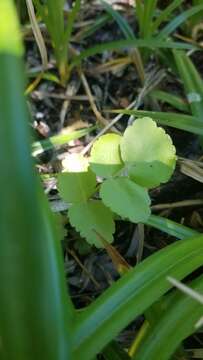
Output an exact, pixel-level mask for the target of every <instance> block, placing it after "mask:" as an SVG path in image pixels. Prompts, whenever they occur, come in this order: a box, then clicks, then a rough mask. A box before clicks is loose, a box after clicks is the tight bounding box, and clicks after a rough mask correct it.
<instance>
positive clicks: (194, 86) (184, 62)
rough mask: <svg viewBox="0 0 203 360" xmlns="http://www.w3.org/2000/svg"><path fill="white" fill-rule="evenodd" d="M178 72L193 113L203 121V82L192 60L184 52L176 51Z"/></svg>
mask: <svg viewBox="0 0 203 360" xmlns="http://www.w3.org/2000/svg"><path fill="white" fill-rule="evenodd" d="M174 56H175V61H176V64H177V67H178V71H179V73H180V76H181V78H182V80H183V84H184V87H185V91H186V95H187V99H188V103H189V105H190V108H191V112H192V114H193V115H194V116H197V117H198V118H199V119H200V121H203V80H202V79H201V77H200V75H199V73H198V71H197V69H196V68H195V66H194V64H193V62H192V61H191V60H190V58H189V57H188V56H187V55H186V54H185V53H184V52H182V51H174Z"/></svg>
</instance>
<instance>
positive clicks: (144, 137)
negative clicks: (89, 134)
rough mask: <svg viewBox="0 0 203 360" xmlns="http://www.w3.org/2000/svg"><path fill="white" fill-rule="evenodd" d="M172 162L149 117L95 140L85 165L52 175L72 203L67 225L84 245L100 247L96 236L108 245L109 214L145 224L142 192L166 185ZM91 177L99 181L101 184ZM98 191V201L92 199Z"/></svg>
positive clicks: (146, 204)
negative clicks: (122, 133)
mask: <svg viewBox="0 0 203 360" xmlns="http://www.w3.org/2000/svg"><path fill="white" fill-rule="evenodd" d="M175 163H176V155H175V147H174V146H173V144H172V140H171V138H170V137H169V135H167V134H166V133H165V131H164V130H163V129H162V128H160V127H157V125H156V122H155V121H153V120H152V119H150V118H146V117H145V118H140V119H137V120H136V121H134V123H133V125H131V126H129V127H128V128H127V129H126V131H125V132H124V135H123V136H120V135H118V134H106V135H103V136H101V137H100V138H99V139H98V140H97V141H96V142H95V144H94V146H93V148H92V151H91V156H90V159H89V164H88V163H87V162H86V161H85V160H84V159H81V166H80V167H79V170H80V171H79V172H71V171H69V172H67V173H62V174H60V175H59V176H58V188H59V192H60V195H61V197H62V198H63V199H64V200H66V201H67V202H69V203H71V204H72V205H71V207H70V209H69V212H68V216H69V219H70V223H71V224H72V225H73V226H74V227H75V228H76V229H77V230H78V231H79V232H80V233H81V235H82V236H83V237H85V238H86V239H87V241H88V242H89V243H90V244H94V245H96V246H97V247H101V246H102V244H101V242H100V241H99V238H98V235H97V233H99V234H100V235H102V236H103V238H104V239H105V240H106V241H108V242H109V243H111V242H112V241H113V236H112V235H113V233H114V231H115V225H114V218H115V214H116V215H119V216H120V217H121V218H126V219H129V220H130V221H132V222H134V223H139V222H145V221H147V219H148V218H149V216H150V197H149V194H148V189H151V188H154V187H156V186H158V185H159V184H161V183H164V182H166V181H168V180H169V179H170V177H171V175H172V173H173V171H174V168H175ZM97 178H99V179H101V178H102V179H104V181H103V182H102V184H97ZM100 182H101V181H100ZM98 192H99V196H100V198H101V200H100V199H96V196H95V195H97V193H98Z"/></svg>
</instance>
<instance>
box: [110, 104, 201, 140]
mask: <svg viewBox="0 0 203 360" xmlns="http://www.w3.org/2000/svg"><path fill="white" fill-rule="evenodd" d="M114 112H116V113H119V114H120V113H121V114H127V115H135V116H139V117H142V116H149V117H151V118H152V119H153V120H155V121H156V122H157V123H158V124H161V125H167V126H171V127H174V128H176V129H181V130H185V131H189V132H192V133H194V134H198V135H203V124H202V122H201V121H200V120H199V118H198V117H196V116H190V115H185V114H177V113H170V112H168V113H165V112H161V111H143V110H123V109H122V110H115V111H114Z"/></svg>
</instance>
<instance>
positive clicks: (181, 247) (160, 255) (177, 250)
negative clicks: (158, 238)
mask: <svg viewBox="0 0 203 360" xmlns="http://www.w3.org/2000/svg"><path fill="white" fill-rule="evenodd" d="M202 264H203V236H197V237H194V238H189V239H187V240H181V241H178V242H176V243H174V244H172V245H170V246H168V247H167V248H165V249H163V250H161V251H158V252H157V253H156V254H154V255H152V256H150V257H149V258H147V259H146V260H144V261H143V262H142V263H140V264H139V265H138V266H136V267H135V268H134V269H132V270H129V272H128V273H127V274H126V275H124V276H123V277H122V278H121V279H119V280H118V281H117V282H116V283H115V284H113V285H112V286H111V287H110V288H109V289H108V290H106V291H105V292H104V293H103V294H102V295H101V296H100V297H99V298H98V299H97V300H96V301H94V302H93V303H92V304H91V305H90V306H89V307H88V308H87V309H86V310H84V311H83V312H82V313H81V314H80V316H79V317H78V321H77V322H76V326H75V330H74V347H75V358H76V359H84V360H87V359H88V360H91V359H92V358H93V356H94V355H95V354H96V353H98V352H99V351H100V350H101V349H102V348H103V347H104V346H105V345H106V344H107V343H108V342H110V341H111V340H112V339H113V338H114V337H115V336H116V335H117V334H118V332H119V331H121V330H122V329H123V328H124V327H125V326H127V325H128V324H129V323H130V322H131V321H132V320H133V319H134V318H136V317H137V316H138V315H141V314H142V313H143V312H144V311H145V310H146V309H147V308H148V307H149V306H150V305H152V304H153V302H155V301H156V300H157V299H158V298H160V297H161V296H162V295H163V294H164V293H165V292H166V291H167V290H168V289H170V287H171V284H170V283H169V282H168V281H167V280H166V277H167V276H169V275H170V276H173V277H175V278H177V279H182V278H184V277H185V276H186V275H188V274H189V273H191V272H192V271H193V270H195V269H197V268H198V267H199V266H201V265H202Z"/></svg>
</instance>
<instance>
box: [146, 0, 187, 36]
mask: <svg viewBox="0 0 203 360" xmlns="http://www.w3.org/2000/svg"><path fill="white" fill-rule="evenodd" d="M182 2H183V0H174V1H173V2H172V3H171V4H169V5H168V6H167V7H166V8H165V9H164V10H163V11H162V12H161V14H160V15H159V16H158V17H157V19H156V20H155V21H154V23H153V24H152V30H151V31H152V34H153V33H154V32H155V31H156V30H157V29H158V27H159V26H160V25H161V23H162V22H164V21H166V20H167V19H168V18H169V16H170V15H171V14H172V12H173V11H174V10H175V9H176V8H177V7H178V6H180V5H181V4H182Z"/></svg>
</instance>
